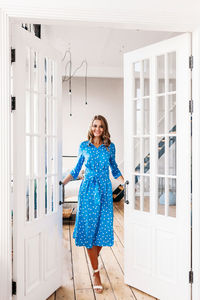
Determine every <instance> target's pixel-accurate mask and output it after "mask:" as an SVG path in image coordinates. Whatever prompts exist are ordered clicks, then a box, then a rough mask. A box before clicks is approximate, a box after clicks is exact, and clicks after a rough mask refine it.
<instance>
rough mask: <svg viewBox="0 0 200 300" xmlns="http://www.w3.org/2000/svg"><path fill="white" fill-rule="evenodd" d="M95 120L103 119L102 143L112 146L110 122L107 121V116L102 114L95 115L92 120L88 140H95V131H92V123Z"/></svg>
mask: <svg viewBox="0 0 200 300" xmlns="http://www.w3.org/2000/svg"><path fill="white" fill-rule="evenodd" d="M95 120H99V121H101V124H102V126H103V134H102V137H101V138H102V143H103V144H104V145H105V146H106V148H108V146H110V144H111V140H110V133H109V130H108V122H107V120H106V118H104V117H103V116H101V115H96V116H94V117H93V119H92V122H91V124H90V127H89V131H88V140H89V141H90V142H91V143H92V142H93V139H94V135H93V132H92V125H93V122H94V121H95Z"/></svg>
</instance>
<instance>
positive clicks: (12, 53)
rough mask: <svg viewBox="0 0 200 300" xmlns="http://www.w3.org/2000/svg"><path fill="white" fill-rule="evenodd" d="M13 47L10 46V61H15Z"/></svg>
mask: <svg viewBox="0 0 200 300" xmlns="http://www.w3.org/2000/svg"><path fill="white" fill-rule="evenodd" d="M15 58H16V57H15V49H13V48H11V63H13V62H15Z"/></svg>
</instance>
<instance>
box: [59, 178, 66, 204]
mask: <svg viewBox="0 0 200 300" xmlns="http://www.w3.org/2000/svg"><path fill="white" fill-rule="evenodd" d="M59 185H62V201H59V205H62V204H63V203H65V202H64V199H65V189H64V185H63V183H62V181H59Z"/></svg>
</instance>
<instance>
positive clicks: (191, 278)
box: [189, 271, 193, 283]
mask: <svg viewBox="0 0 200 300" xmlns="http://www.w3.org/2000/svg"><path fill="white" fill-rule="evenodd" d="M189 283H193V271H190V272H189Z"/></svg>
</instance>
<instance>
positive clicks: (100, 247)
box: [96, 246, 102, 256]
mask: <svg viewBox="0 0 200 300" xmlns="http://www.w3.org/2000/svg"><path fill="white" fill-rule="evenodd" d="M96 247H97V256H98V255H99V253H100V251H101V249H102V246H96Z"/></svg>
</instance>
